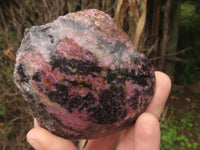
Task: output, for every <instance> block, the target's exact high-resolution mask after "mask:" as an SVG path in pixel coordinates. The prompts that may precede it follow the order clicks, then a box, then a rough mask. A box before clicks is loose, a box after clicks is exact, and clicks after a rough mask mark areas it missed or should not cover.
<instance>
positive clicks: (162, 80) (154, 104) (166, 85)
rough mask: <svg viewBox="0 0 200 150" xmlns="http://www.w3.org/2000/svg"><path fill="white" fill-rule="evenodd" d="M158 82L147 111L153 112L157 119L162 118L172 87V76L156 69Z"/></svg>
mask: <svg viewBox="0 0 200 150" xmlns="http://www.w3.org/2000/svg"><path fill="white" fill-rule="evenodd" d="M155 76H156V84H155V93H154V96H153V99H152V101H151V103H150V104H149V106H148V107H147V109H146V112H149V113H152V114H153V115H154V116H155V117H156V118H157V119H159V118H160V115H161V113H162V110H163V108H164V106H165V103H166V101H167V98H168V96H169V92H170V89H171V80H170V78H169V77H168V76H167V75H166V74H165V73H162V72H159V71H156V72H155Z"/></svg>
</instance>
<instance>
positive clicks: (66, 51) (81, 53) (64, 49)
mask: <svg viewBox="0 0 200 150" xmlns="http://www.w3.org/2000/svg"><path fill="white" fill-rule="evenodd" d="M56 51H57V52H58V53H59V54H61V55H62V57H66V58H68V59H77V60H85V61H91V62H94V60H95V58H94V57H93V56H91V54H90V53H89V51H88V50H86V49H83V48H82V47H80V46H79V45H78V44H77V43H76V42H75V41H74V40H72V39H68V38H66V39H65V40H64V41H62V42H60V43H59V44H58V46H57V47H56Z"/></svg>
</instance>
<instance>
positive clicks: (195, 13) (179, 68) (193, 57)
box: [175, 0, 200, 85]
mask: <svg viewBox="0 0 200 150" xmlns="http://www.w3.org/2000/svg"><path fill="white" fill-rule="evenodd" d="M199 27H200V1H197V0H187V1H184V2H183V3H182V5H181V18H180V27H179V40H178V41H179V43H178V49H179V50H183V49H185V48H188V50H187V51H185V52H183V53H181V54H180V57H181V58H183V59H187V60H188V61H189V63H188V64H184V63H177V64H176V72H175V82H176V83H178V84H182V85H186V84H192V83H194V82H195V81H198V80H200V28H199Z"/></svg>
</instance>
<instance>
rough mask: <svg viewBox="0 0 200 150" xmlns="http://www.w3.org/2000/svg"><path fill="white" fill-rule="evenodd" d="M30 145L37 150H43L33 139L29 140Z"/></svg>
mask: <svg viewBox="0 0 200 150" xmlns="http://www.w3.org/2000/svg"><path fill="white" fill-rule="evenodd" d="M27 141H28V143H29V144H31V146H32V147H33V148H34V149H35V150H42V148H41V146H40V144H39V143H38V142H37V141H36V140H32V139H27Z"/></svg>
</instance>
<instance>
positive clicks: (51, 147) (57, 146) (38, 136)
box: [27, 127, 77, 150]
mask: <svg viewBox="0 0 200 150" xmlns="http://www.w3.org/2000/svg"><path fill="white" fill-rule="evenodd" d="M27 141H28V142H29V143H30V144H31V145H32V147H33V148H34V149H36V150H66V149H67V150H77V148H76V146H75V145H74V144H73V143H72V142H71V141H70V140H66V139H63V138H61V137H58V136H55V135H53V134H52V133H50V132H49V131H47V130H46V129H43V128H41V127H36V128H33V129H31V130H30V131H29V132H28V134H27Z"/></svg>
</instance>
